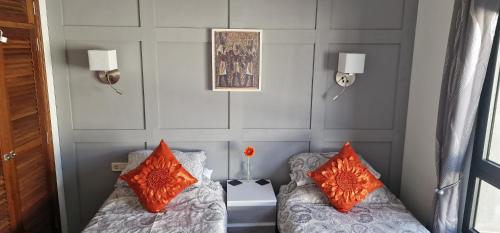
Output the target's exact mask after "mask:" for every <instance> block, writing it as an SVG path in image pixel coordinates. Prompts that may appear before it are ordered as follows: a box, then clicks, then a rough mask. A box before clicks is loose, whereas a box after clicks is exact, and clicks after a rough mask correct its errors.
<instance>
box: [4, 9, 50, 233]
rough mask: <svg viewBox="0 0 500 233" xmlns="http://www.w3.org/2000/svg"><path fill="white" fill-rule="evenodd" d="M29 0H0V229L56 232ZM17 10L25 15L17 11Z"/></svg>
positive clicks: (42, 82)
mask: <svg viewBox="0 0 500 233" xmlns="http://www.w3.org/2000/svg"><path fill="white" fill-rule="evenodd" d="M34 6H35V5H33V1H32V0H0V30H2V31H3V35H4V36H6V37H8V41H7V43H0V152H1V153H0V155H2V157H1V165H2V166H1V167H0V168H1V169H0V208H1V209H0V233H3V232H16V233H17V232H30V233H31V232H43V233H44V232H57V231H58V229H59V227H58V214H57V210H58V208H57V196H56V193H57V192H56V185H55V175H54V174H55V172H54V170H55V169H54V160H53V151H52V144H51V134H50V131H48V129H50V121H49V112H48V102H47V87H46V79H45V73H44V68H43V65H44V64H43V51H42V50H41V49H40V41H41V40H40V37H41V36H40V34H41V33H40V25H39V20H38V19H37V18H36V17H35V15H36V14H35V12H36V11H33V8H32V7H34ZM23 12H24V14H25V16H26V17H24V16H22V15H23Z"/></svg>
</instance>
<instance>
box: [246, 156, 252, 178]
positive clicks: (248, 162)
mask: <svg viewBox="0 0 500 233" xmlns="http://www.w3.org/2000/svg"><path fill="white" fill-rule="evenodd" d="M250 179H251V178H250V157H247V180H250Z"/></svg>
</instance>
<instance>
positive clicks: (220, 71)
mask: <svg viewBox="0 0 500 233" xmlns="http://www.w3.org/2000/svg"><path fill="white" fill-rule="evenodd" d="M261 86H262V30H253V29H212V90H214V91H260V90H261Z"/></svg>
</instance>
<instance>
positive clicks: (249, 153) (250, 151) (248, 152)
mask: <svg viewBox="0 0 500 233" xmlns="http://www.w3.org/2000/svg"><path fill="white" fill-rule="evenodd" d="M254 154H255V150H254V149H253V147H251V146H248V147H247V148H246V149H245V155H246V156H247V157H252V156H253V155H254Z"/></svg>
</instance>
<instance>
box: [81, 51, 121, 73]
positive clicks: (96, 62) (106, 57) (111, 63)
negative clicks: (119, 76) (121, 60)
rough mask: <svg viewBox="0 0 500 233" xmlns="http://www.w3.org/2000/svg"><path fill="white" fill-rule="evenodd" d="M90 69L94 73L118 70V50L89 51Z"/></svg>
mask: <svg viewBox="0 0 500 233" xmlns="http://www.w3.org/2000/svg"><path fill="white" fill-rule="evenodd" d="M88 54H89V69H90V70H92V71H110V70H116V69H118V62H117V61H116V50H89V51H88Z"/></svg>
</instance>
